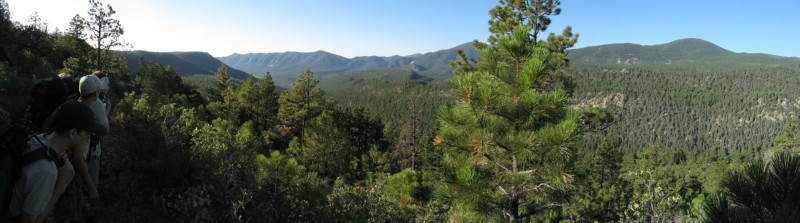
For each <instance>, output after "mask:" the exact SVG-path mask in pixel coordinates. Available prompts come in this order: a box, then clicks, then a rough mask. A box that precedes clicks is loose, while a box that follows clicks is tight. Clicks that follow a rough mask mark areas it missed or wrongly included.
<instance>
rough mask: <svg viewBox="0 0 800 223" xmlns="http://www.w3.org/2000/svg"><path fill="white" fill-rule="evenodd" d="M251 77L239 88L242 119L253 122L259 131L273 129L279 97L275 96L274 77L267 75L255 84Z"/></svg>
mask: <svg viewBox="0 0 800 223" xmlns="http://www.w3.org/2000/svg"><path fill="white" fill-rule="evenodd" d="M254 81H255V80H254V77H253V76H252V75H250V76H249V77H248V78H247V80H245V82H244V84H242V87H241V88H239V93H238V95H239V96H238V97H237V98H238V99H239V100H240V101H241V102H240V106H241V108H242V110H241V111H240V112H241V119H242V120H252V121H253V125H254V127H255V128H256V129H258V130H259V131H264V130H268V129H270V128H272V127H273V126H274V125H275V122H276V121H275V120H276V119H277V114H278V96H277V95H276V94H275V84H274V83H273V82H272V76H270V74H269V73H267V74H265V75H264V76H263V77H262V78H261V80H258V81H257V82H255V83H254Z"/></svg>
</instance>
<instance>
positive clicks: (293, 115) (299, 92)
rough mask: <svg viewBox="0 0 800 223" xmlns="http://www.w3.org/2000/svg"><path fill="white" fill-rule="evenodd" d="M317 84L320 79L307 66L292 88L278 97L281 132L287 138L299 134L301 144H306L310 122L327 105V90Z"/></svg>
mask: <svg viewBox="0 0 800 223" xmlns="http://www.w3.org/2000/svg"><path fill="white" fill-rule="evenodd" d="M317 84H319V80H317V79H316V78H315V77H314V73H312V72H311V68H306V70H305V71H303V73H300V75H299V76H297V82H295V83H294V84H292V88H291V89H289V90H287V91H284V92H283V93H281V96H280V98H279V99H278V100H279V102H278V103H279V107H280V108H279V109H278V119H279V120H280V122H281V130H280V131H281V134H282V135H283V136H284V137H285V138H286V139H290V138H291V137H293V136H297V137H298V140H299V143H300V146H303V144H304V138H303V134H304V131H305V128H306V126H307V125H308V122H309V121H310V120H311V119H313V118H315V117H317V116H318V115H320V114H322V111H323V109H324V107H325V106H324V105H325V98H324V96H325V92H323V91H322V89H320V88H319V87H317Z"/></svg>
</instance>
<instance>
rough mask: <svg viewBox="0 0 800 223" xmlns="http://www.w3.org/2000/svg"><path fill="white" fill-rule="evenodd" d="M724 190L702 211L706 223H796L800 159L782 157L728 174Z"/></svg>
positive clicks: (799, 207) (799, 204)
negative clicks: (704, 214)
mask: <svg viewBox="0 0 800 223" xmlns="http://www.w3.org/2000/svg"><path fill="white" fill-rule="evenodd" d="M723 187H724V188H725V190H724V191H723V192H722V193H721V194H719V195H718V196H717V197H715V198H712V199H710V201H709V202H707V203H706V205H705V207H704V209H705V213H706V217H705V219H704V221H706V222H796V221H797V219H798V218H800V156H798V155H796V154H791V153H781V154H778V155H777V156H775V157H774V158H773V159H772V160H770V161H767V162H764V161H762V160H756V161H755V162H753V163H752V164H750V165H748V166H746V167H745V168H743V169H741V170H739V171H735V172H732V173H730V174H728V176H727V178H726V179H725V181H724V183H723Z"/></svg>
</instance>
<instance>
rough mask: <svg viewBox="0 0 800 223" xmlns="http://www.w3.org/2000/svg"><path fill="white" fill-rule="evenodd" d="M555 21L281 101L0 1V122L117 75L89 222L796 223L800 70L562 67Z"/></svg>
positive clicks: (527, 10)
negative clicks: (441, 70) (60, 92)
mask: <svg viewBox="0 0 800 223" xmlns="http://www.w3.org/2000/svg"><path fill="white" fill-rule="evenodd" d="M92 2H93V3H99V2H96V1H92ZM559 4H560V3H559V1H558V0H545V1H531V0H519V1H517V0H501V1H499V3H498V6H497V7H496V8H494V9H492V10H491V11H490V12H488V13H489V14H490V15H491V16H492V19H491V20H490V21H489V24H490V26H489V27H488V29H489V30H490V31H491V33H492V35H491V36H488V37H487V41H486V42H482V41H476V42H475V43H474V47H475V49H476V50H477V51H478V52H479V53H478V54H477V55H478V56H477V57H476V58H471V57H468V56H467V55H465V54H463V53H461V54H457V55H455V56H456V57H455V58H456V59H455V60H453V61H452V62H451V63H450V65H451V66H450V69H451V73H452V74H451V75H446V76H445V77H442V76H426V75H424V74H421V73H418V72H417V71H415V70H413V69H393V68H370V69H362V70H359V71H351V72H346V73H341V74H337V75H330V74H327V73H326V75H328V76H327V77H325V78H319V77H317V75H315V72H314V71H315V68H314V67H309V68H305V70H303V71H301V72H299V73H298V75H297V78H296V79H295V81H294V82H293V83H292V84H291V85H289V86H285V87H283V88H282V87H278V86H276V85H275V81H274V80H273V79H272V76H271V75H270V74H269V73H265V74H257V75H259V76H260V77H261V78H255V76H253V75H252V74H251V75H249V76H248V77H247V78H244V79H237V78H236V77H235V76H234V75H232V74H231V73H232V72H231V71H232V69H231V68H228V67H227V66H226V65H224V64H222V65H220V66H219V67H218V68H217V69H216V71H215V72H214V75H213V76H208V75H207V76H203V75H202V74H197V75H193V74H187V73H181V71H179V70H177V69H175V68H174V67H173V66H170V65H165V64H160V63H158V62H154V61H148V60H145V59H144V58H136V59H131V58H126V57H125V55H128V56H131V55H136V54H131V53H127V54H125V53H119V52H115V51H111V50H107V49H108V48H107V47H105V46H102V45H91V43H89V42H97V41H89V42H87V40H94V39H92V38H96V37H91V35H89V37H87V34H90V33H84V31H91V29H89V28H87V27H86V26H90V25H91V24H92V23H91V21H88V20H83V21H84V22H75V23H73V26H72V27H70V29H68V30H66V31H58V30H50V29H48V28H47V25H46V24H42V23H37V22H35V21H37V20H36V19H35V18H36V17H35V15H34V16H33V18H32V19H31V20H30V21H34V22H30V23H25V24H23V23H20V22H13V21H11V20H10V16H9V15H10V12H11V11H13V8H9V7H8V5H7V4H5V2H4V1H3V0H0V106H2V107H3V108H5V109H6V110H7V111H9V112H10V113H12V115H13V116H14V117H15V118H17V119H20V120H23V119H26V118H29V117H28V116H29V114H28V113H27V112H26V109H27V106H28V105H29V104H30V100H32V99H31V96H30V89H31V87H32V86H33V85H34V83H36V82H37V81H39V80H41V79H43V78H46V77H52V76H55V75H56V74H58V73H70V74H72V75H74V76H76V77H80V76H83V75H86V74H90V73H91V72H92V71H93V70H105V71H106V72H107V73H109V74H110V76H111V77H112V81H111V89H112V91H111V92H110V98H111V100H113V102H114V103H113V108H112V114H111V115H110V122H111V129H112V130H111V133H110V134H109V135H108V136H107V137H105V138H104V139H103V141H102V145H103V148H104V152H103V158H102V169H101V171H102V172H101V174H100V183H99V188H98V190H99V192H100V195H101V196H100V198H99V199H97V200H90V201H89V202H90V203H91V207H89V209H87V212H86V213H87V215H86V219H87V221H88V222H109V221H111V222H562V221H564V222H676V221H678V222H697V221H706V222H726V221H731V222H775V221H781V220H786V219H798V217H800V216H798V213H800V212H798V211H797V210H798V208H800V197H798V196H799V195H800V193H798V188H800V187H798V186H797V185H796V184H797V182H798V180H797V179H800V158H798V156H797V153H798V145H800V137H798V134H797V133H798V131H800V120H798V119H797V115H798V109H800V90H798V89H797V87H796V86H797V84H798V82H800V79H798V77H800V67H797V66H796V64H793V63H794V62H793V60H780V61H779V62H776V63H772V61H771V60H757V61H753V60H748V59H747V58H749V57H743V56H736V55H734V56H731V55H727V54H725V53H726V51H724V49H723V50H722V51H720V50H714V51H709V52H711V54H713V55H711V54H708V55H706V54H703V53H702V52H700V53H698V52H695V51H692V52H691V53H687V54H685V58H681V59H682V60H681V61H678V60H677V59H676V61H668V62H664V61H660V62H647V63H631V64H624V63H622V64H615V63H614V59H608V58H612V57H614V56H613V55H612V56H608V55H605V54H600V53H595V54H591V55H590V54H585V53H576V54H579V55H574V56H570V51H568V50H567V49H569V48H571V47H572V46H573V45H574V44H575V43H576V41H579V35H578V34H577V33H579V32H580V30H575V33H573V30H572V29H571V28H567V29H565V30H564V31H563V32H560V34H551V35H550V36H545V35H544V34H543V33H544V31H545V30H547V26H548V24H549V22H550V19H558V14H560V12H561V9H560V8H559ZM94 7H95V8H94V9H100V10H102V9H104V6H103V4H102V3H99V7H98V4H95V5H94ZM108 9H110V8H108ZM564 10H569V9H568V8H565V9H564ZM87 11H89V10H88V9H87ZM111 11H112V13H110V14H106V16H108V17H109V18H111V19H113V14H114V13H113V10H111ZM74 20H75V21H82V20H81V18H80V17H79V16H76V19H74ZM116 25H120V24H119V22H118V21H117V23H116ZM122 25H124V24H122ZM117 34H119V35H117V36H116V37H120V36H121V37H122V38H124V35H122V34H123V33H117ZM101 42H102V41H101ZM115 42H118V41H110V43H115ZM694 43H696V42H694ZM625 46H627V45H625ZM104 49H106V50H104ZM670 49H672V50H673V51H669V52H670V53H671V54H680V53H681V52H686V51H689V50H688V48H670ZM576 52H577V51H576ZM583 52H587V51H583ZM598 52H599V51H598ZM642 52H644V51H642ZM662 52H663V51H662ZM587 55H589V56H587ZM592 55H593V56H594V57H591V56H592ZM681 55H684V54H681ZM703 56H710V57H704V58H705V59H697V58H698V57H703ZM203 58H205V57H203ZM592 58H594V59H592ZM597 58H606V59H608V61H606V60H605V59H597ZM645 58H651V57H644V56H640V58H637V61H638V60H639V59H642V60H644V59H645ZM652 58H659V57H658V56H653V57H652ZM676 58H678V57H676ZM687 58H688V61H687V60H686V59H687ZM709 58H710V59H709ZM759 58H763V57H759ZM206 59H208V58H206ZM132 61H136V65H135V66H133V65H132ZM726 61H727V62H726ZM181 63H185V62H181ZM205 65H207V64H205ZM187 66H188V65H187ZM197 69H201V68H197ZM202 69H207V68H202ZM234 72H235V73H237V75H238V73H239V71H234ZM262 75H263V76H262Z"/></svg>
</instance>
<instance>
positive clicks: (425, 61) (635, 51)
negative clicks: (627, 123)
mask: <svg viewBox="0 0 800 223" xmlns="http://www.w3.org/2000/svg"><path fill="white" fill-rule="evenodd" d="M456 49H462V50H463V51H464V52H465V53H466V54H467V55H468V56H469V57H471V58H475V57H477V55H478V51H477V50H475V48H473V46H472V43H471V42H470V43H464V44H461V45H459V46H456V47H453V48H450V49H444V50H440V51H436V52H430V53H424V54H413V55H408V56H391V57H378V56H364V57H355V58H351V59H348V58H345V57H342V56H339V55H336V54H332V53H329V52H325V51H316V52H310V53H301V52H285V53H251V54H233V55H230V56H225V57H218V58H214V57H212V56H211V55H209V54H208V53H204V52H169V53H155V52H146V51H132V52H125V56H126V57H127V58H128V64H129V65H131V67H135V66H136V64H137V63H138V59H139V58H140V57H141V58H144V59H145V60H148V61H156V62H159V63H161V64H163V65H171V66H172V67H173V68H175V69H177V70H178V71H179V72H180V73H181V74H184V75H189V74H213V73H214V72H215V71H216V70H217V67H219V65H221V64H222V63H225V64H227V65H229V66H230V67H231V68H232V69H230V73H231V76H233V77H234V78H239V79H244V78H245V77H246V76H247V74H248V73H249V74H253V75H255V76H256V77H261V76H263V75H264V74H265V73H267V72H269V73H270V74H271V75H272V77H273V80H275V82H276V84H278V85H283V86H288V85H289V84H290V83H292V82H294V79H295V77H296V76H297V74H299V73H300V72H302V71H303V70H304V69H305V68H307V67H310V68H311V71H312V72H314V74H315V75H316V76H317V77H319V78H327V77H330V76H333V75H339V74H347V75H351V76H352V75H353V74H357V73H359V72H358V71H366V70H372V69H374V68H386V69H402V70H410V71H414V73H416V74H419V75H422V76H425V77H429V78H440V77H447V76H449V75H450V74H451V72H452V71H451V70H450V67H449V65H448V62H449V61H452V60H455V59H457V58H456V53H455V52H456ZM568 57H569V58H570V61H571V64H572V65H573V66H594V65H622V66H624V65H634V64H673V63H715V64H722V65H730V66H747V65H756V64H759V65H764V64H766V65H770V64H772V65H779V66H792V67H798V66H800V58H797V57H781V56H774V55H769V54H749V53H734V52H731V51H729V50H726V49H723V48H722V47H719V46H717V45H715V44H713V43H710V42H708V41H705V40H702V39H681V40H676V41H673V42H670V43H665V44H659V45H650V46H647V45H638V44H631V43H621V44H607V45H600V46H591V47H585V48H579V49H572V50H570V51H569V52H568ZM361 73H364V72H361ZM368 73H369V72H368Z"/></svg>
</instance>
